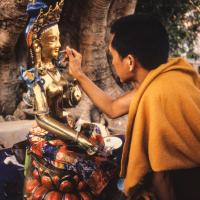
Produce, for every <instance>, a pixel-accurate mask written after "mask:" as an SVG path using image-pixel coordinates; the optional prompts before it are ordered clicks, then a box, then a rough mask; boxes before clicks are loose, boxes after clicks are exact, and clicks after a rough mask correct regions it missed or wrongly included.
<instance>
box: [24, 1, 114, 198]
mask: <svg viewBox="0 0 200 200" xmlns="http://www.w3.org/2000/svg"><path fill="white" fill-rule="evenodd" d="M63 2H64V0H61V1H60V2H59V3H57V4H56V6H55V7H54V8H52V7H50V8H49V9H48V10H47V11H45V10H42V9H40V12H39V14H38V15H37V16H36V17H34V18H33V20H30V21H31V25H28V28H27V30H26V33H27V38H26V39H27V46H28V48H29V50H30V54H31V58H32V65H33V67H34V68H32V69H30V70H24V71H22V76H23V79H24V80H25V81H26V82H27V83H28V84H27V85H28V88H29V91H31V92H30V93H31V94H32V96H33V106H34V111H35V118H36V122H37V126H35V127H33V128H32V129H31V131H30V133H29V135H28V141H29V149H28V151H27V152H28V153H27V158H26V161H27V163H28V164H27V163H26V169H25V172H26V179H25V184H24V185H25V186H24V199H27V200H29V199H38V200H42V199H45V200H47V199H55V200H57V199H58V200H59V199H60V200H61V199H63V198H64V199H74V200H79V199H88V200H90V199H94V198H93V196H98V195H99V194H100V193H101V192H102V190H103V189H104V188H105V186H106V185H107V184H108V182H109V180H110V179H111V177H113V175H114V172H116V171H115V170H114V169H116V166H115V164H114V163H113V162H110V161H108V159H107V158H106V157H104V156H102V155H103V154H101V156H99V154H98V153H99V152H101V153H103V148H102V147H103V140H102V137H101V136H100V134H99V129H98V127H96V126H94V125H92V124H86V125H84V127H83V128H82V129H81V130H80V131H79V132H78V131H76V130H75V129H74V125H71V126H70V123H69V121H68V123H66V122H65V121H64V120H63V119H65V118H66V108H69V107H74V106H76V105H77V104H78V102H79V101H80V100H81V91H80V89H79V87H78V84H77V82H76V81H75V80H73V79H71V80H70V81H69V80H67V79H66V78H64V76H63V75H62V74H61V73H60V72H59V70H58V69H57V67H56V66H55V60H56V59H58V56H59V49H60V47H61V44H60V32H59V28H58V24H57V23H58V21H59V18H60V13H61V10H62V6H63ZM35 5H40V6H41V5H42V6H43V7H45V8H46V6H44V5H45V4H43V3H41V1H36V2H33V3H31V4H30V5H29V7H30V8H31V9H34V6H35ZM72 80H73V81H72ZM96 154H97V155H96ZM92 155H93V156H92ZM105 166H106V167H105Z"/></svg>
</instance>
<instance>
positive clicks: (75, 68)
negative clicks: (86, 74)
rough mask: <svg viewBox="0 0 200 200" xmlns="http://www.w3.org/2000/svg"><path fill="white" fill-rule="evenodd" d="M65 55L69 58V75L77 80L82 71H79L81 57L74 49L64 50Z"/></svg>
mask: <svg viewBox="0 0 200 200" xmlns="http://www.w3.org/2000/svg"><path fill="white" fill-rule="evenodd" d="M66 54H67V56H68V58H69V73H70V74H71V75H72V76H73V77H74V78H76V79H77V80H79V78H80V77H81V75H82V74H83V71H82V69H81V62H82V55H81V54H80V53H78V52H77V51H76V50H74V49H70V48H69V47H67V48H66Z"/></svg>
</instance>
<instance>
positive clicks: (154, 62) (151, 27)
mask: <svg viewBox="0 0 200 200" xmlns="http://www.w3.org/2000/svg"><path fill="white" fill-rule="evenodd" d="M111 33H113V34H114V37H113V40H112V43H111V45H112V47H113V48H114V49H115V50H116V51H117V52H118V53H119V55H120V56H121V57H122V58H125V57H126V56H127V55H128V54H131V55H133V56H134V57H136V58H137V59H138V61H139V62H140V64H141V65H142V67H143V68H145V69H147V70H151V69H154V68H157V67H158V66H159V65H161V64H163V63H166V62H167V59H168V54H169V39H168V34H167V32H166V30H165V28H164V26H163V25H162V24H161V23H160V22H159V21H158V20H157V19H156V18H154V17H153V16H149V15H144V14H134V15H128V16H125V17H122V18H120V19H118V20H117V21H115V22H114V23H113V24H112V26H111Z"/></svg>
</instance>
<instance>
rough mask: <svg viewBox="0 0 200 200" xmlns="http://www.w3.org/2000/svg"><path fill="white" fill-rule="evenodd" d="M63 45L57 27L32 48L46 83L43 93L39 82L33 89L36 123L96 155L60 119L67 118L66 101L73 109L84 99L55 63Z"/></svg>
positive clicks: (81, 136) (90, 147)
mask: <svg viewBox="0 0 200 200" xmlns="http://www.w3.org/2000/svg"><path fill="white" fill-rule="evenodd" d="M60 46H61V45H60V32H59V29H58V25H54V26H51V27H49V28H48V29H46V30H45V31H43V32H42V34H41V36H40V38H39V39H37V40H35V41H34V42H33V45H32V47H33V52H34V54H35V60H34V62H35V67H36V68H37V69H38V73H39V75H40V77H41V79H43V82H44V85H43V89H44V91H43V90H42V89H41V86H40V85H39V84H38V83H35V85H34V86H33V92H34V99H35V112H36V121H37V123H38V125H39V126H40V127H41V128H43V129H44V130H46V131H49V132H52V133H54V134H55V135H57V137H58V138H61V139H63V140H70V141H74V142H77V143H79V144H80V146H82V147H83V148H85V149H87V152H88V154H94V153H96V151H97V148H96V147H95V146H93V144H92V143H91V142H90V141H89V140H88V139H87V138H86V137H85V136H83V135H81V134H79V133H78V132H76V131H75V130H73V129H72V128H70V127H67V126H66V125H64V124H62V123H61V122H60V121H58V120H57V119H61V118H63V117H64V116H63V113H64V112H65V109H64V103H65V102H67V103H66V105H68V106H70V107H73V106H75V105H76V104H77V103H78V102H79V101H80V99H81V92H80V89H79V87H78V85H77V83H76V82H73V83H69V82H68V81H67V80H65V79H64V78H63V76H62V74H60V72H59V71H58V70H57V69H56V67H55V66H54V64H53V62H52V60H53V59H56V58H57V57H58V53H59V48H60Z"/></svg>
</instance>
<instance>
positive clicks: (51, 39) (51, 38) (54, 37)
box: [49, 36, 57, 42]
mask: <svg viewBox="0 0 200 200" xmlns="http://www.w3.org/2000/svg"><path fill="white" fill-rule="evenodd" d="M56 40H57V37H56V36H50V37H49V41H50V42H55V41H56Z"/></svg>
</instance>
